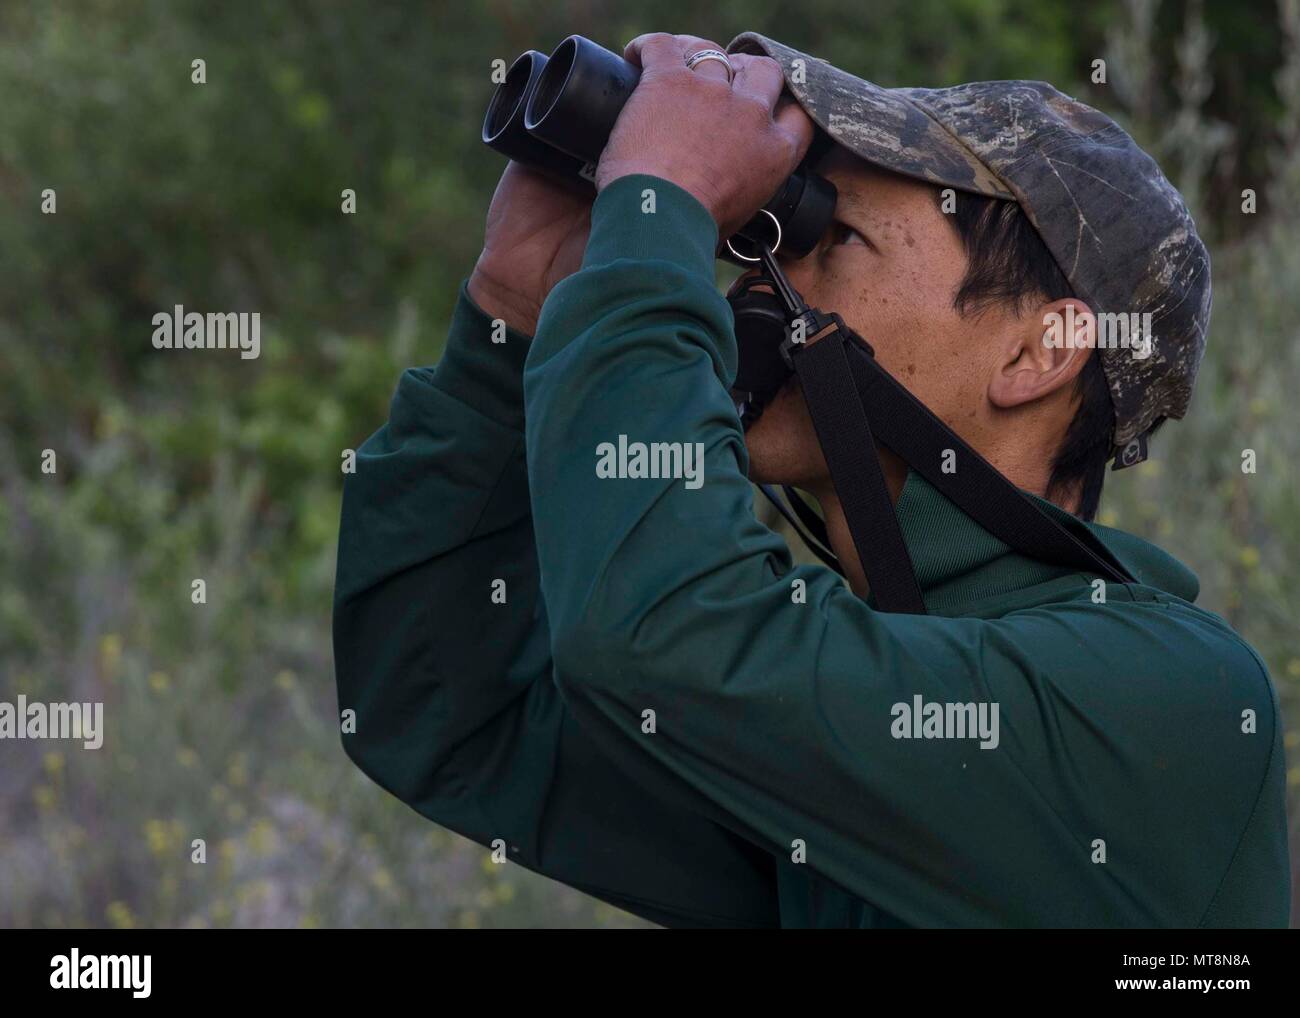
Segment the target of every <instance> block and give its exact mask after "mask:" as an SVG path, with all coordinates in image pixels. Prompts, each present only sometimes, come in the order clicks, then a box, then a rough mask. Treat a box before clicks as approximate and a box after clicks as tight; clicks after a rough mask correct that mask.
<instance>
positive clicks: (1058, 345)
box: [988, 297, 1096, 410]
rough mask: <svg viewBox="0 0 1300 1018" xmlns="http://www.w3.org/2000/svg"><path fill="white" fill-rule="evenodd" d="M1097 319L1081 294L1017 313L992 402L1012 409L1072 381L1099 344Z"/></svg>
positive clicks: (994, 381)
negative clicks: (1018, 317)
mask: <svg viewBox="0 0 1300 1018" xmlns="http://www.w3.org/2000/svg"><path fill="white" fill-rule="evenodd" d="M1095 321H1096V319H1094V318H1093V315H1092V311H1091V309H1090V308H1089V307H1088V305H1087V304H1085V303H1084V302H1083V301H1081V300H1079V299H1078V298H1077V297H1063V298H1061V299H1060V300H1054V301H1052V302H1051V303H1049V304H1043V305H1041V306H1039V307H1038V308H1036V309H1035V310H1033V311H1030V312H1028V313H1027V314H1025V315H1024V316H1023V317H1022V318H1020V319H1018V320H1017V322H1016V324H1015V325H1013V326H1012V328H1011V329H1010V330H1008V332H1007V334H1006V336H1005V339H1004V341H1003V345H1002V348H1001V349H1000V350H999V352H998V360H997V363H996V364H995V366H994V372H993V377H992V378H991V379H990V380H989V391H988V397H989V402H990V403H992V404H993V405H994V406H996V407H998V408H999V409H1001V410H1011V409H1014V408H1015V407H1018V406H1023V405H1025V404H1027V403H1033V402H1035V401H1037V400H1041V399H1043V398H1045V397H1047V396H1050V395H1052V393H1054V392H1059V391H1061V390H1063V389H1065V388H1066V387H1067V386H1069V385H1072V384H1073V382H1074V380H1075V379H1076V378H1077V377H1078V376H1079V372H1080V371H1082V370H1083V365H1084V363H1085V362H1086V361H1087V360H1088V356H1089V354H1091V353H1092V348H1093V346H1094V345H1095V342H1096V340H1095V337H1096V327H1095V325H1094V323H1095Z"/></svg>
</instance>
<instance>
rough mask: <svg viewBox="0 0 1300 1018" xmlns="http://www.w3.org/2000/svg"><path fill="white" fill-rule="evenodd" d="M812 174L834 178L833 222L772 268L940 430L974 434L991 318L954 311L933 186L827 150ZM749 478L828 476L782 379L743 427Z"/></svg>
mask: <svg viewBox="0 0 1300 1018" xmlns="http://www.w3.org/2000/svg"><path fill="white" fill-rule="evenodd" d="M817 169H818V172H820V173H821V174H822V175H823V176H825V177H826V178H827V179H828V180H830V181H831V182H832V183H834V184H835V186H836V188H837V189H838V191H839V201H838V203H837V204H836V207H835V219H834V222H832V224H831V226H830V228H829V229H828V230H827V232H826V234H825V235H824V236H823V237H822V240H821V242H820V243H819V244H818V246H817V248H816V249H815V250H814V251H813V252H812V253H810V254H809V255H807V256H806V257H804V258H801V259H799V260H797V261H784V262H783V263H782V269H783V270H784V271H785V273H786V275H787V277H788V278H789V280H790V282H791V283H792V284H793V285H794V287H795V288H796V289H797V290H798V291H799V292H800V294H802V295H803V298H804V300H806V301H807V302H808V303H809V304H810V305H811V306H813V307H818V308H821V309H822V310H823V311H838V312H839V314H840V315H841V316H842V317H843V318H844V321H845V322H846V323H847V324H848V325H849V326H850V327H851V328H852V329H854V330H855V331H857V332H858V333H859V334H860V335H861V336H862V337H863V338H864V339H865V340H866V341H867V342H868V343H870V344H871V345H872V347H874V349H875V351H876V357H877V358H878V359H879V361H880V363H881V365H882V366H883V367H884V368H885V369H886V370H888V371H889V372H890V373H891V374H893V375H894V376H895V377H896V378H898V379H899V380H900V381H901V382H903V384H904V385H906V386H907V387H908V389H910V390H911V391H912V393H913V394H914V395H916V396H917V398H919V399H920V400H921V401H922V402H923V403H925V404H926V405H927V406H928V407H929V408H930V409H931V410H932V411H933V412H934V413H936V414H937V415H938V416H939V417H940V418H942V419H943V420H944V422H945V423H946V424H948V426H949V427H951V428H953V430H955V431H958V432H959V433H961V434H962V435H963V437H966V438H967V440H968V441H970V440H973V439H975V437H976V436H975V435H974V434H972V433H973V432H977V431H978V429H979V426H980V424H981V421H980V420H979V418H980V417H981V414H982V412H983V409H984V408H985V407H986V406H987V400H986V387H987V381H988V377H989V373H990V372H991V371H994V370H996V365H995V359H996V344H992V343H984V342H981V341H980V337H981V335H984V336H987V331H986V330H989V329H990V328H992V329H996V328H997V327H998V322H997V318H998V313H997V312H993V313H991V314H990V315H987V316H982V317H980V318H975V317H962V316H961V315H959V314H958V313H957V311H956V310H955V309H954V308H953V297H954V296H955V295H956V292H957V289H958V286H959V284H960V283H961V280H962V278H963V276H964V275H965V272H966V253H965V251H964V249H963V247H962V243H961V239H960V238H959V237H958V235H957V231H956V230H955V229H954V228H953V225H952V224H951V223H950V222H948V220H947V217H946V216H945V215H944V213H943V212H942V211H941V209H940V203H939V192H938V190H936V189H935V188H934V187H932V186H930V185H928V184H924V183H921V182H919V181H915V180H911V179H909V178H907V177H902V176H899V175H897V174H893V173H889V172H887V171H884V170H880V169H877V168H875V167H873V166H871V165H870V164H868V163H866V162H864V161H862V160H861V159H858V158H857V157H856V156H854V155H852V154H851V153H849V152H848V151H847V150H846V149H843V148H841V147H839V146H836V147H835V148H834V149H833V150H832V151H831V152H830V153H828V154H827V156H826V157H825V158H824V159H823V160H822V162H821V163H820V164H819V166H818V168H817ZM745 442H746V445H747V446H748V448H749V454H750V476H751V478H752V479H753V480H754V481H757V482H760V483H781V484H794V485H800V486H804V487H810V488H814V489H815V488H816V487H818V486H819V485H822V484H824V483H825V482H826V480H827V478H828V477H829V471H828V469H827V467H826V461H825V459H824V458H823V456H822V452H821V447H820V446H819V444H818V442H817V436H816V432H815V431H814V429H813V424H812V419H811V418H810V417H809V415H808V408H807V406H806V405H805V403H804V399H803V394H802V392H801V391H800V389H799V385H798V382H797V381H796V380H795V379H794V378H793V377H792V378H791V379H790V381H789V382H787V383H786V385H785V387H784V388H782V390H781V391H780V392H779V393H778V394H777V395H776V397H775V398H774V399H773V400H772V402H771V403H769V404H768V406H767V407H766V409H764V411H763V414H762V416H761V417H760V418H759V419H758V421H757V422H755V423H754V424H753V425H752V426H751V427H750V429H749V431H748V432H747V433H746V436H745Z"/></svg>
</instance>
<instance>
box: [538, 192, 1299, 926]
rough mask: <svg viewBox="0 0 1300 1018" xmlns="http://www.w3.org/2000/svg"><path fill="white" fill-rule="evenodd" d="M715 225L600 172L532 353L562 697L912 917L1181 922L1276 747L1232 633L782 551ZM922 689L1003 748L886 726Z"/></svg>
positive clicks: (1224, 860) (723, 814)
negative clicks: (892, 591)
mask: <svg viewBox="0 0 1300 1018" xmlns="http://www.w3.org/2000/svg"><path fill="white" fill-rule="evenodd" d="M647 190H651V191H653V192H654V197H655V201H654V204H653V208H654V212H653V213H650V212H648V211H647V210H648V209H649V208H651V207H652V206H651V205H650V203H648V202H647V201H646V198H645V192H646V191H647ZM716 243H717V230H716V226H715V223H714V222H713V219H712V218H711V216H710V214H709V212H708V211H707V210H706V209H705V208H704V207H703V206H702V205H701V204H699V203H698V202H697V201H696V200H695V199H694V198H693V197H692V196H691V195H690V194H688V193H687V192H685V191H683V190H681V189H680V188H678V187H676V186H675V185H673V184H671V183H669V182H668V181H667V180H663V179H659V178H656V177H652V176H644V175H633V176H628V177H624V178H622V179H619V180H616V181H614V182H613V183H611V184H609V185H608V186H607V187H606V188H605V189H604V191H603V192H602V193H601V195H600V197H599V198H598V200H597V203H596V206H595V210H594V213H593V221H592V235H591V240H590V242H589V244H588V247H587V252H586V258H585V261H584V268H583V270H582V271H581V272H579V273H577V274H576V275H574V276H572V277H570V278H569V279H568V280H567V281H565V282H564V283H562V284H560V285H559V286H558V287H557V288H556V289H555V290H554V292H553V293H552V294H551V296H550V298H549V299H548V301H547V304H546V306H545V308H544V310H543V314H542V319H541V323H540V327H539V331H538V335H537V338H536V340H535V341H534V343H533V347H532V350H531V351H530V353H529V357H528V363H527V369H526V372H525V398H526V416H527V429H526V431H527V451H528V467H529V472H530V476H531V477H532V478H533V479H534V485H533V489H532V501H533V515H534V520H535V526H536V534H537V549H538V556H539V562H540V567H541V584H542V594H543V597H544V599H545V601H546V604H547V608H548V612H549V618H550V625H551V642H552V646H553V651H554V654H555V658H556V675H557V681H558V682H559V684H560V688H561V690H562V691H563V693H564V696H565V699H566V701H567V702H568V703H569V705H570V707H571V708H572V710H573V711H574V713H575V714H576V716H577V717H578V719H579V721H580V722H581V723H582V724H583V726H584V727H586V728H588V729H589V730H590V731H591V732H592V734H593V736H594V737H595V738H597V739H598V740H599V742H600V744H601V745H602V746H603V747H604V748H605V749H606V750H607V752H608V753H609V754H610V756H611V758H612V759H615V760H618V761H620V762H623V763H624V764H625V765H626V766H627V767H629V768H631V767H635V768H637V770H638V773H641V774H642V775H644V777H643V781H644V784H645V787H646V788H647V789H648V790H653V791H654V792H656V793H658V794H662V795H664V796H673V797H674V798H675V799H681V800H682V801H689V802H690V803H692V804H693V806H694V808H695V809H697V810H699V811H700V812H701V813H703V814H705V815H707V816H710V817H712V818H713V819H715V820H717V821H718V822H719V823H721V824H724V825H726V826H727V827H729V828H730V829H732V830H734V831H736V832H737V833H739V834H741V835H742V836H744V837H745V838H747V839H749V840H752V841H753V842H754V843H756V844H758V845H761V846H764V847H766V848H768V849H769V850H770V851H772V852H773V853H781V854H788V853H790V852H791V846H792V843H794V842H795V841H796V840H800V841H802V842H803V843H804V844H805V845H806V850H807V865H808V866H809V867H810V868H811V869H812V870H813V871H815V872H816V873H817V874H819V875H820V876H822V877H824V878H826V879H829V880H831V881H833V882H835V883H836V884H839V885H840V886H841V887H843V888H845V889H846V890H848V891H850V892H851V893H854V894H856V895H858V896H860V897H862V898H864V899H866V900H868V901H870V902H872V903H873V904H876V905H878V906H880V907H882V908H884V909H886V910H887V911H889V912H891V913H893V914H895V915H897V916H899V917H900V918H902V919H903V920H905V921H907V922H910V923H913V924H917V925H926V926H937V925H959V926H976V925H990V924H1012V925H1045V924H1051V925H1066V926H1070V925H1116V924H1136V925H1183V926H1189V925H1196V924H1197V923H1198V922H1199V921H1200V920H1201V917H1202V916H1203V915H1204V914H1205V910H1206V908H1207V907H1208V905H1209V903H1210V901H1211V899H1212V897H1213V894H1214V891H1215V889H1216V887H1217V884H1218V881H1219V879H1220V878H1221V877H1222V875H1223V873H1224V872H1225V871H1226V870H1227V868H1228V866H1229V864H1230V862H1231V859H1232V856H1233V852H1234V851H1235V848H1236V845H1237V842H1238V840H1239V838H1240V836H1241V832H1242V830H1243V829H1244V827H1245V825H1246V823H1247V818H1248V817H1249V815H1250V811H1251V809H1252V807H1253V804H1254V801H1255V798H1256V797H1257V795H1258V789H1259V787H1260V778H1261V776H1262V775H1263V773H1264V770H1265V767H1266V766H1267V755H1268V752H1269V746H1270V744H1271V742H1274V741H1276V740H1275V738H1274V737H1272V736H1268V735H1263V736H1261V738H1260V739H1259V740H1248V739H1243V738H1240V736H1239V735H1238V737H1237V741H1235V742H1232V741H1231V740H1232V738H1233V735H1234V733H1237V732H1238V729H1237V727H1236V721H1237V720H1238V715H1239V712H1240V710H1241V709H1242V708H1243V707H1250V708H1253V709H1255V710H1257V711H1258V715H1259V727H1260V731H1261V732H1274V731H1275V715H1274V711H1273V703H1272V699H1271V694H1270V691H1269V688H1268V684H1267V682H1266V681H1265V680H1264V679H1263V677H1262V675H1261V674H1260V671H1259V669H1258V667H1257V665H1256V663H1255V661H1254V659H1253V656H1252V655H1250V654H1249V652H1248V649H1247V648H1245V647H1244V645H1243V644H1241V643H1240V641H1238V640H1236V638H1235V637H1234V636H1233V635H1232V634H1231V633H1230V631H1228V630H1226V628H1220V627H1218V626H1216V625H1212V624H1210V623H1208V622H1205V621H1203V620H1201V619H1199V617H1193V616H1191V615H1190V614H1185V613H1181V612H1179V611H1178V610H1176V609H1175V608H1173V607H1169V606H1166V605H1162V604H1156V603H1137V602H1134V601H1127V600H1125V599H1124V598H1125V593H1124V592H1123V591H1122V590H1119V591H1117V592H1116V594H1115V596H1113V597H1112V598H1111V599H1110V603H1108V604H1106V605H1094V604H1092V603H1091V602H1090V600H1089V599H1088V598H1087V597H1086V595H1084V596H1081V597H1080V598H1079V601H1078V603H1071V604H1065V605H1061V604H1056V605H1044V606H1041V607H1037V608H1033V609H1027V610H1024V611H1020V612H1016V613H1014V614H1012V615H1011V616H1008V617H1004V618H997V619H979V618H957V619H953V618H939V617H933V616H906V615H890V614H883V613H878V612H875V611H873V610H871V609H870V608H869V607H868V606H867V605H866V604H865V603H864V602H862V601H861V600H859V599H857V598H856V597H854V596H853V595H852V594H851V593H850V592H849V591H848V590H847V589H846V588H845V587H844V586H843V585H842V584H841V583H840V582H839V580H838V578H837V577H836V576H834V575H833V574H832V573H831V572H830V571H829V570H826V569H823V568H820V567H800V568H794V567H793V566H792V564H791V561H790V558H789V555H788V552H787V549H786V548H785V546H784V544H783V542H782V541H781V540H780V539H779V538H778V537H777V536H776V535H775V534H773V533H772V532H771V531H769V530H768V529H767V528H766V527H764V526H763V525H761V524H760V523H759V522H758V520H757V519H756V518H755V517H754V514H753V511H752V499H751V488H750V486H749V484H748V483H747V481H746V472H747V458H746V452H745V447H744V442H743V437H742V434H741V430H740V427H739V422H738V421H737V418H736V414H735V412H734V409H733V407H732V404H731V401H730V398H729V396H728V393H727V389H726V384H727V381H728V380H729V379H730V378H731V377H732V376H733V374H734V369H735V363H736V348H735V339H734V335H733V332H732V320H731V316H730V310H729V306H728V305H727V303H726V301H725V300H724V299H723V298H722V297H721V296H720V295H719V294H718V292H717V290H716V288H715V286H714V280H713V264H714V249H715V246H716ZM623 435H625V436H627V437H626V441H627V442H628V443H633V442H644V443H652V442H662V443H670V442H680V443H696V442H698V443H701V444H702V445H703V451H704V462H703V469H704V473H703V478H704V483H703V486H702V487H699V488H693V487H688V486H687V484H686V483H685V482H684V481H683V480H682V479H680V478H677V479H674V478H663V479H649V478H645V477H643V478H640V479H637V478H631V477H626V478H611V477H608V476H606V477H601V476H598V472H597V469H596V465H597V460H598V455H597V448H598V446H600V445H602V444H603V443H612V444H613V445H615V446H617V445H618V444H619V442H620V436H623ZM796 580H800V581H803V584H804V585H806V597H805V598H803V599H798V598H795V597H793V596H792V594H793V592H794V586H793V584H794V581H796ZM1079 582H1080V588H1081V591H1087V590H1088V587H1087V582H1086V579H1085V578H1080V581H1079ZM1190 611H1191V610H1190V609H1189V613H1190ZM1157 649H1158V652H1157ZM1135 650H1136V651H1137V652H1136V653H1135ZM1233 675H1238V676H1244V677H1245V681H1244V683H1242V685H1244V686H1245V687H1246V688H1248V689H1249V690H1250V691H1251V695H1250V696H1249V698H1248V699H1247V700H1243V701H1242V702H1237V700H1236V699H1234V698H1233V697H1234V696H1235V692H1234V691H1235V690H1237V689H1240V688H1242V685H1234V684H1233V682H1231V681H1229V679H1230V677H1231V676H1233ZM1116 677H1122V678H1120V679H1119V680H1118V681H1115V680H1116ZM918 695H919V696H921V697H922V699H923V701H924V702H938V703H968V702H988V703H997V704H999V707H1000V718H1001V733H1000V743H999V745H998V747H997V748H996V749H980V748H979V745H978V743H977V742H976V741H973V740H943V739H939V740H924V741H919V740H901V739H895V738H893V737H891V724H892V722H893V720H894V714H893V706H894V705H895V704H897V703H905V704H911V703H912V702H913V697H915V696H918ZM647 710H653V711H654V712H655V719H656V725H655V729H656V730H655V732H654V733H653V734H646V733H644V732H643V731H642V718H643V716H644V712H645V711H647ZM1266 719H1267V720H1266ZM1229 746H1231V749H1228V748H1227V747H1229ZM1225 790H1226V791H1225ZM1098 839H1101V840H1102V841H1104V842H1105V844H1106V848H1107V857H1106V859H1107V861H1106V862H1099V861H1097V858H1096V844H1095V843H1096V841H1097V840H1098Z"/></svg>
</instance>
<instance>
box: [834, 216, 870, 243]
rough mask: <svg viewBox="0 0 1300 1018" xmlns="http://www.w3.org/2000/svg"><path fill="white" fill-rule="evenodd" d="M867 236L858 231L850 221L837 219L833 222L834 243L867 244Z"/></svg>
mask: <svg viewBox="0 0 1300 1018" xmlns="http://www.w3.org/2000/svg"><path fill="white" fill-rule="evenodd" d="M866 242H867V238H866V237H864V236H862V234H860V233H858V231H857V230H855V229H854V228H853V227H851V226H850V225H849V224H848V223H841V222H839V221H836V222H834V223H832V224H831V243H832V244H866Z"/></svg>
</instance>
